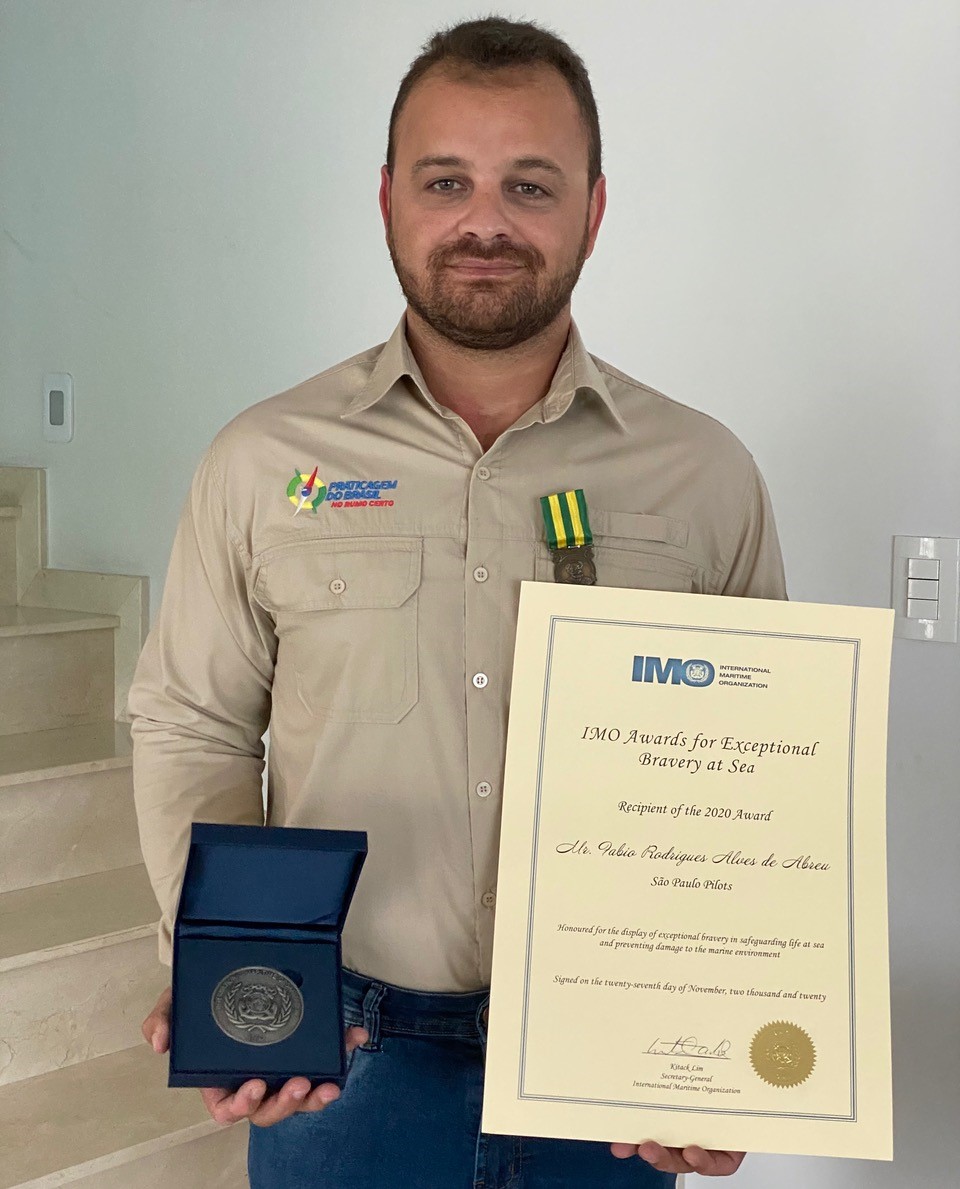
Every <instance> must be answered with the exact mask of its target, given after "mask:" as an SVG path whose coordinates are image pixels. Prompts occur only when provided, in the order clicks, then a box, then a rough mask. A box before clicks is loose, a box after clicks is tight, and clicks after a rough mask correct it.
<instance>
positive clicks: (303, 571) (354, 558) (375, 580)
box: [253, 537, 423, 611]
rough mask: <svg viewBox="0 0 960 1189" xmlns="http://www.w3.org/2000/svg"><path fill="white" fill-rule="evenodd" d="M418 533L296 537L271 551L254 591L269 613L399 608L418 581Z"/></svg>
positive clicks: (419, 543)
mask: <svg viewBox="0 0 960 1189" xmlns="http://www.w3.org/2000/svg"><path fill="white" fill-rule="evenodd" d="M422 554H423V540H422V538H420V537H360V538H357V537H351V538H349V539H347V538H343V539H334V540H324V541H310V542H301V541H298V542H296V543H295V544H292V545H278V546H276V547H275V548H274V549H270V550H267V551H266V553H265V554H264V555H263V560H262V562H261V564H260V571H259V573H258V574H257V580H256V583H255V584H254V588H253V594H254V597H255V598H256V600H257V602H258V603H260V605H261V606H262V607H265V608H266V609H267V610H268V611H329V610H336V609H338V608H345V609H349V608H359V607H399V606H400V605H401V604H402V603H405V602H406V601H407V599H408V598H409V597H410V596H411V595H412V594H413V592H414V591H415V590H416V589H417V587H418V586H419V585H420V563H421V558H422Z"/></svg>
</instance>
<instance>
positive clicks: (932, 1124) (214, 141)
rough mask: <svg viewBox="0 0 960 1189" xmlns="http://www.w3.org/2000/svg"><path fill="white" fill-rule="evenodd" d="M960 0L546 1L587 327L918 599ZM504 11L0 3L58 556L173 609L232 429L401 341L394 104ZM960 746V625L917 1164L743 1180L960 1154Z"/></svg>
mask: <svg viewBox="0 0 960 1189" xmlns="http://www.w3.org/2000/svg"><path fill="white" fill-rule="evenodd" d="M958 7H960V6H958V4H957V3H955V2H953V0H794V2H793V3H786V2H777V0H726V2H725V3H722V4H721V3H716V2H711V0H649V2H646V3H640V4H637V3H635V2H630V0H617V2H613V0H606V2H599V3H593V4H591V5H588V6H584V5H582V4H580V3H575V2H573V0H549V3H548V2H546V0H540V2H536V3H528V4H527V5H525V6H524V8H523V10H522V15H523V16H525V17H528V18H533V19H539V20H542V21H544V22H545V23H547V24H548V25H550V27H552V28H553V29H554V30H555V31H556V32H558V33H560V34H561V35H562V36H564V37H566V38H567V39H568V40H569V41H570V42H571V44H572V45H573V46H574V48H576V49H577V50H578V52H580V53H581V54H582V56H583V57H584V58H585V60H586V62H587V65H588V68H589V69H590V70H591V74H592V79H593V83H594V88H595V91H596V95H597V99H598V103H599V106H600V113H601V121H602V128H603V134H604V157H605V172H606V174H607V178H608V208H607V214H606V218H605V222H604V225H603V227H602V229H601V233H600V239H599V242H598V245H597V249H596V251H595V253H594V256H593V257H592V259H591V260H589V261H588V262H587V265H586V268H585V272H584V275H583V278H582V280H581V283H580V286H579V288H578V290H577V293H576V295H575V299H574V315H575V316H576V318H577V320H578V322H579V324H580V326H581V328H582V330H583V331H584V334H585V337H586V340H587V343H588V345H589V347H590V349H591V350H592V351H594V353H596V354H599V355H600V356H602V357H604V358H606V359H608V360H610V361H611V362H612V363H614V364H615V365H617V366H618V367H621V368H622V369H624V370H625V371H627V372H629V373H631V374H633V375H635V376H637V377H638V378H640V379H643V380H644V381H646V382H648V383H650V384H653V385H654V386H655V387H658V388H661V389H663V390H665V391H666V392H668V393H670V394H672V395H674V396H676V397H677V398H678V399H680V400H683V401H685V402H687V403H689V404H693V405H696V406H698V407H700V408H703V409H705V410H706V411H708V412H710V413H712V414H714V415H715V416H717V417H719V418H720V419H721V420H723V421H725V422H726V423H727V424H729V425H730V426H731V427H732V428H733V429H734V430H735V431H736V432H737V433H739V434H740V436H741V437H742V438H743V439H744V440H745V441H746V442H747V444H748V445H749V446H750V447H751V449H752V450H753V451H754V453H755V454H756V456H757V458H758V460H759V462H760V464H761V467H762V469H763V470H764V473H765V475H766V477H767V480H768V483H769V486H770V489H771V494H772V497H773V501H774V506H775V509H776V513H777V518H778V521H779V524H780V531H781V537H782V541H783V546H784V553H785V557H786V562H787V571H788V580H789V584H790V591H791V594H792V596H793V597H794V598H797V599H810V600H816V601H822V602H837V603H846V602H849V603H862V604H872V605H881V606H882V605H886V604H887V602H888V592H889V569H890V545H891V536H892V535H893V534H894V533H911V534H920V533H924V534H944V535H954V536H957V535H960V498H958V497H960V468H958V465H957V455H958V447H960V401H958V399H957V397H958V392H960V386H958V380H960V348H958V340H957V328H958V325H960V284H958V279H957V275H958V265H960V251H958V247H960V245H958V239H960V230H958V219H957V211H958V210H960V147H958V146H960V141H958V135H957V134H958V114H960V103H958V99H960V83H958V80H960V48H958V47H960V38H958V33H960V15H958ZM478 11H481V10H476V9H474V8H472V7H471V6H461V5H459V4H456V3H453V2H447V3H435V4H432V5H428V4H425V5H420V6H418V7H417V8H416V9H413V8H411V7H410V6H409V5H398V4H395V3H390V2H388V0H366V2H365V3H364V4H362V5H355V4H345V3H341V4H322V5H321V4H317V3H307V2H305V0H303V2H294V0H270V3H259V4H258V3H252V2H250V0H247V2H244V3H240V2H236V3H224V2H217V0H208V2H206V3H187V2H185V0H180V2H173V0H140V2H139V3H136V2H133V0H72V2H67V0H62V2H59V3H54V2H51V0H8V2H7V3H5V4H3V5H2V7H0V88H2V93H0V154H2V157H0V162H2V165H0V227H2V231H0V336H2V340H0V462H3V463H8V464H20V465H39V466H45V467H47V468H48V476H49V496H50V563H51V564H52V565H54V566H62V567H80V568H89V569H106V570H114V571H119V572H127V573H143V574H149V575H150V578H151V581H152V600H151V601H152V606H153V608H154V609H155V608H156V607H157V606H158V605H159V600H160V596H161V593H162V588H163V581H164V573H165V569H166V563H167V558H168V554H169V549H170V545H171V542H172V538H173V531H174V527H175V525H176V521H177V517H178V515H179V512H180V508H181V505H182V502H183V499H184V498H185V495H186V490H187V486H188V484H189V481H190V477H191V475H192V473H193V470H194V468H195V466H196V464H197V461H198V459H199V457H200V454H201V452H202V451H203V449H204V448H205V447H206V445H207V443H208V442H209V440H210V438H211V437H212V436H213V434H214V433H215V432H216V431H217V429H218V428H219V427H220V426H221V425H222V424H223V423H224V422H225V421H227V420H229V418H230V417H232V416H233V415H234V414H235V413H236V412H237V411H239V410H240V409H241V408H243V407H245V406H246V405H249V404H251V403H253V402H254V401H257V400H260V399H262V398H263V397H265V396H268V395H270V394H271V393H273V392H277V391H280V390H281V389H283V388H286V387H288V386H290V385H292V384H294V383H296V382H297V381H299V380H301V379H303V378H305V377H306V376H309V375H312V374H314V373H316V372H318V371H320V370H322V369H323V368H325V367H327V366H329V365H330V364H332V363H334V362H336V361H337V360H339V359H343V358H345V357H347V356H349V355H351V354H353V353H355V352H357V351H360V350H362V349H363V348H365V347H367V346H370V345H372V344H374V343H377V342H380V341H382V340H383V339H384V338H386V336H387V335H388V334H389V332H390V330H391V329H392V328H393V325H394V323H395V321H396V319H397V317H398V316H399V313H400V310H401V309H402V299H401V295H400V291H399V286H398V285H397V283H396V280H395V278H394V275H393V272H392V269H391V267H390V261H389V257H388V255H387V251H386V248H385V245H384V243H383V233H382V227H381V224H380V220H379V214H378V211H377V184H378V176H377V175H378V169H379V166H380V164H381V162H382V160H383V154H384V152H385V146H386V127H387V118H388V115H389V111H390V106H391V103H392V101H393V98H394V95H395V92H396V87H397V84H398V83H399V80H400V78H401V76H402V74H403V72H404V70H405V69H406V66H407V64H408V63H409V61H410V60H411V59H412V58H413V57H414V56H415V55H416V53H417V51H418V49H419V46H420V44H421V43H422V42H423V41H424V40H425V39H426V37H427V36H428V35H429V34H430V32H431V31H432V30H433V29H434V28H435V27H438V26H439V25H442V24H447V23H452V22H454V21H456V20H458V19H463V18H466V17H471V16H475V15H477V13H478ZM482 11H483V12H486V11H487V9H483V10H482ZM502 11H503V12H504V14H505V15H508V16H513V17H518V16H520V15H521V13H518V12H517V11H514V10H512V9H504V10H502ZM414 12H415V13H416V17H415V18H413V19H412V18H411V14H412V13H414ZM45 371H69V372H71V373H72V374H73V376H74V379H75V384H76V394H77V432H76V437H75V439H74V441H73V442H72V443H70V444H68V445H51V444H47V443H44V442H43V441H42V439H41V436H40V392H41V378H42V375H43V373H44V372H45ZM958 768H960V647H957V646H951V645H943V644H920V643H911V642H903V641H899V642H897V644H896V647H895V655H894V682H893V695H892V705H891V742H890V812H889V825H890V889H891V914H890V923H891V959H892V983H893V1011H894V1072H895V1092H896V1120H895V1133H896V1152H897V1157H896V1161H895V1162H894V1164H893V1165H885V1164H876V1163H871V1162H850V1161H841V1160H800V1159H789V1158H783V1157H754V1158H751V1159H750V1160H749V1161H748V1162H747V1164H745V1166H744V1169H743V1171H742V1172H741V1173H740V1174H739V1176H738V1178H737V1183H738V1184H740V1185H741V1186H743V1187H744V1189H748V1187H749V1189H754V1187H760V1186H773V1185H776V1186H778V1187H782V1189H793V1187H796V1189H800V1187H801V1186H802V1187H803V1189H808V1187H809V1186H810V1185H816V1186H818V1189H832V1187H834V1186H836V1187H841V1186H842V1187H843V1189H854V1187H859V1186H870V1187H874V1186H877V1187H880V1186H884V1187H886V1186H890V1187H894V1186H895V1187H897V1189H903V1187H905V1186H911V1187H912V1186H918V1187H920V1186H922V1187H923V1189H941V1187H942V1189H946V1187H947V1186H954V1185H956V1184H957V1183H958V1181H960V1170H958V1168H957V1165H958V1161H957V1158H956V1157H954V1156H953V1155H951V1148H952V1140H953V1138H954V1137H955V1134H956V1129H957V1124H958V1121H960V926H958V921H957V911H956V910H957V904H958V899H960V827H958V810H957V805H958V798H957V791H958V790H957V771H958Z"/></svg>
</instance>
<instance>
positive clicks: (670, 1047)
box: [647, 1036, 730, 1061]
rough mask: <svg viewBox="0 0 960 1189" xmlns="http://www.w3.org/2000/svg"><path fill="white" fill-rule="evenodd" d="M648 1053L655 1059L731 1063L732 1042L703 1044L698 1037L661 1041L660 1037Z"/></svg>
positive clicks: (648, 1046) (680, 1037) (648, 1049)
mask: <svg viewBox="0 0 960 1189" xmlns="http://www.w3.org/2000/svg"><path fill="white" fill-rule="evenodd" d="M647 1052H648V1053H650V1054H651V1055H653V1056H655V1057H696V1058H697V1059H698V1060H707V1061H729V1060H730V1041H729V1040H721V1041H720V1043H719V1044H716V1045H710V1044H702V1043H701V1041H700V1040H699V1038H698V1037H696V1036H678V1037H677V1038H676V1039H675V1040H661V1039H660V1037H659V1036H658V1037H657V1039H656V1040H655V1041H653V1043H652V1044H649V1045H647Z"/></svg>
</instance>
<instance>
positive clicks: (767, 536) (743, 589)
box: [717, 459, 787, 599]
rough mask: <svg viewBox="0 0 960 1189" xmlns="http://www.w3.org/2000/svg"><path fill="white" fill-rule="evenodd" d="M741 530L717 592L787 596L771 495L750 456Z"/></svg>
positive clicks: (745, 595)
mask: <svg viewBox="0 0 960 1189" xmlns="http://www.w3.org/2000/svg"><path fill="white" fill-rule="evenodd" d="M742 507H743V511H742V515H741V518H740V524H739V531H738V534H737V536H736V538H735V539H734V542H733V548H732V550H731V560H730V564H729V566H728V569H727V573H726V576H725V578H724V579H723V580H722V581H721V583H720V588H719V590H718V592H717V593H718V594H723V595H739V596H740V597H741V598H748V599H786V598H787V586H786V580H785V578H784V574H783V557H782V556H781V553H780V540H779V538H778V536H777V526H776V523H775V522H774V519H773V507H772V505H771V503H770V494H769V492H768V491H767V486H766V484H765V483H764V481H763V476H762V475H761V474H760V471H759V469H758V468H757V465H756V463H755V462H754V461H753V460H752V459H751V461H750V472H749V475H748V477H747V485H746V490H745V492H744V499H743V505H742Z"/></svg>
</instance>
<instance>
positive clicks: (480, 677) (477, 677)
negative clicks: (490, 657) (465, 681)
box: [473, 673, 487, 689]
mask: <svg viewBox="0 0 960 1189" xmlns="http://www.w3.org/2000/svg"><path fill="white" fill-rule="evenodd" d="M473 684H474V685H475V686H476V687H477V689H483V687H484V686H485V685H486V684H487V675H486V673H474V675H473Z"/></svg>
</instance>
